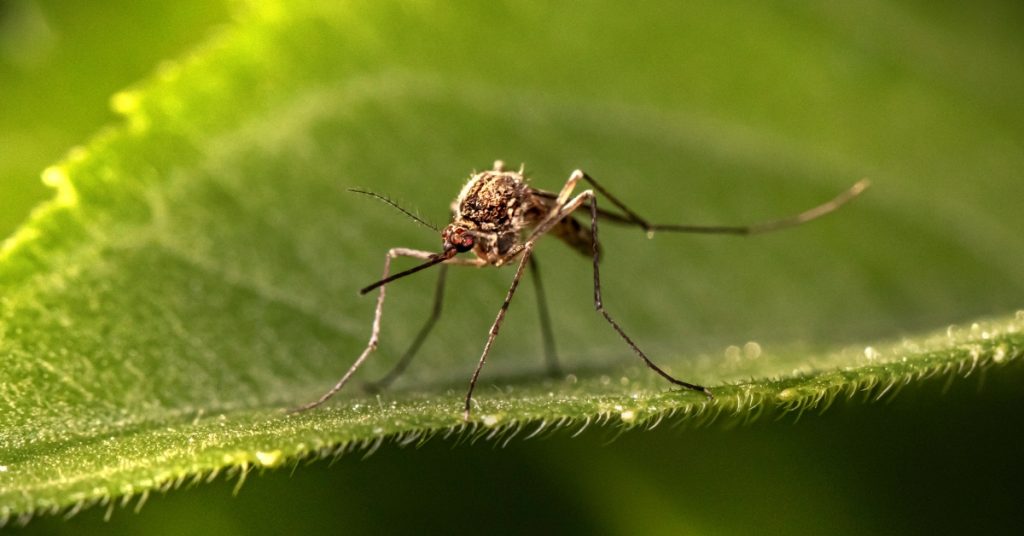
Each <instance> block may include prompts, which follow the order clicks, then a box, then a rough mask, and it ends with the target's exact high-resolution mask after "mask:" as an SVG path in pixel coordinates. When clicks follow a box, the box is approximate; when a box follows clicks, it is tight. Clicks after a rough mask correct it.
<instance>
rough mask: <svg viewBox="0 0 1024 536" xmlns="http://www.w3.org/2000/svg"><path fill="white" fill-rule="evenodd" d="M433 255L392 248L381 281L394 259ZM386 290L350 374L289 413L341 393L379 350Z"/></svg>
mask: <svg viewBox="0 0 1024 536" xmlns="http://www.w3.org/2000/svg"><path fill="white" fill-rule="evenodd" d="M433 255H434V254H433V253H431V252H429V251H420V250H415V249H406V248H392V249H390V250H388V253H387V255H386V256H385V257H384V275H383V276H382V277H381V279H387V277H388V274H389V273H390V271H391V259H394V258H395V257H414V258H417V259H430V258H432V257H433ZM385 288H386V285H381V286H380V293H379V294H378V295H377V307H376V309H375V310H374V313H373V327H372V328H371V329H370V340H369V342H367V344H366V348H365V349H363V353H361V354H359V357H358V358H356V360H355V362H354V363H352V366H351V367H349V369H348V372H346V373H345V375H344V376H342V377H341V379H340V380H338V383H336V384H334V387H331V389H330V390H329V391H327V392H326V393H324V394H323V396H321V397H320V398H318V399H316V400H314V401H312V402H310V403H308V404H305V405H302V406H299V407H297V408H293V409H291V410H290V411H289V412H290V413H297V412H300V411H306V410H310V409H313V408H315V407H317V406H320V405H321V404H323V403H324V402H327V401H328V400H330V398H331V397H332V396H334V395H335V394H336V393H337V392H338V391H340V390H341V388H342V387H345V384H346V383H348V380H349V379H350V378H351V377H352V375H353V374H355V373H356V371H357V370H359V367H360V366H362V364H363V362H364V361H366V358H367V357H369V356H370V354H371V353H373V351H374V350H376V349H377V341H378V339H379V336H380V319H381V316H382V315H383V312H384V296H385Z"/></svg>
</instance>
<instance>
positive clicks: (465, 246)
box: [452, 233, 473, 253]
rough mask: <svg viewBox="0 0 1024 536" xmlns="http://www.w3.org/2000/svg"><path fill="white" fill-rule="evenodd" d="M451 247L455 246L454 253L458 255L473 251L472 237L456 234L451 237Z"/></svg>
mask: <svg viewBox="0 0 1024 536" xmlns="http://www.w3.org/2000/svg"><path fill="white" fill-rule="evenodd" d="M452 245H454V246H455V251H458V252H459V253H465V252H467V251H469V250H471V249H473V235H471V234H466V233H458V234H456V235H455V236H454V237H452Z"/></svg>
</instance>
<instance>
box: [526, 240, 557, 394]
mask: <svg viewBox="0 0 1024 536" xmlns="http://www.w3.org/2000/svg"><path fill="white" fill-rule="evenodd" d="M530 270H532V271H533V288H534V290H535V291H536V292H537V316H539V317H540V334H541V337H542V338H543V340H544V358H545V360H546V361H547V364H548V375H549V376H552V377H558V376H561V375H562V368H561V367H559V366H558V354H557V353H556V352H555V335H554V332H553V331H552V330H551V316H550V315H549V314H548V301H547V299H546V298H545V297H544V284H543V283H541V280H540V266H539V265H538V264H537V257H535V256H531V257H530Z"/></svg>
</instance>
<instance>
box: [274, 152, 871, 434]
mask: <svg viewBox="0 0 1024 536" xmlns="http://www.w3.org/2000/svg"><path fill="white" fill-rule="evenodd" d="M581 180H582V181H585V182H586V183H587V184H588V185H589V186H590V189H587V190H584V191H582V192H580V193H578V194H576V195H573V191H574V190H575V189H576V186H577V184H578V183H579V182H580V181H581ZM869 185H870V183H869V182H868V180H866V179H863V180H860V181H858V182H856V183H854V184H853V186H851V187H849V188H847V189H846V190H844V191H843V192H841V193H840V194H839V195H837V196H836V197H834V198H832V199H831V200H829V201H827V202H825V203H823V204H821V205H818V206H816V207H813V208H811V209H808V210H805V211H804V212H801V213H799V214H796V215H792V216H788V217H784V218H779V219H775V220H771V221H765V222H762V223H756V224H753V225H737V226H728V225H677V224H655V223H650V222H649V221H647V220H646V219H644V218H642V217H640V215H638V214H637V213H635V212H633V211H632V210H630V209H629V208H628V207H627V206H626V205H625V204H623V203H622V201H620V200H619V199H618V198H617V197H615V196H614V195H612V194H611V193H610V192H608V190H606V189H605V188H604V187H603V186H601V184H600V183H598V182H597V181H596V180H594V178H593V177H591V176H590V175H588V174H586V173H584V172H583V171H581V170H576V171H573V172H572V174H571V175H569V179H568V180H567V181H566V182H565V185H564V186H562V189H561V190H560V191H559V192H558V193H554V192H548V191H545V190H540V189H537V188H534V187H532V186H530V185H529V184H528V183H527V179H526V177H525V176H524V168H523V167H520V169H519V171H510V170H507V169H505V165H504V163H503V162H502V161H500V160H499V161H496V162H495V163H494V168H493V169H491V170H489V171H484V172H481V173H475V172H474V173H473V175H472V176H471V177H470V179H469V182H467V183H466V185H465V186H463V188H462V191H461V192H459V196H458V197H457V198H456V199H455V200H454V201H453V202H452V205H451V210H452V220H451V223H449V224H448V225H447V226H446V227H445V228H444V229H442V230H440V231H439V232H440V233H441V240H442V247H441V252H439V253H437V252H431V251H423V250H418V249H408V248H392V249H390V250H388V252H387V255H386V256H385V257H384V273H383V275H382V276H381V279H380V280H378V281H377V282H375V283H373V284H371V285H368V286H366V287H364V288H362V289H361V290H360V291H359V294H367V293H369V292H372V291H373V290H375V289H378V288H379V289H380V292H379V294H378V295H377V306H376V309H375V310H374V315H373V325H372V328H371V331H370V340H369V342H368V343H367V345H366V348H365V349H364V350H363V352H362V353H361V354H360V355H359V357H358V358H357V359H356V360H355V362H353V363H352V365H351V366H350V367H349V369H348V371H347V372H345V374H344V375H343V376H342V377H341V379H340V380H338V382H337V383H336V384H335V385H334V386H333V387H331V389H330V390H328V391H327V392H326V393H324V394H323V395H322V396H321V397H320V398H318V399H317V400H314V401H313V402H310V403H308V404H306V405H303V406H300V407H298V408H295V409H294V410H293V411H296V412H298V411H305V410H309V409H313V408H315V407H317V406H320V405H322V404H323V403H325V402H327V401H328V400H329V399H330V398H331V397H333V396H334V395H335V394H336V393H337V392H338V391H340V390H341V389H342V388H343V387H345V385H346V384H347V383H348V382H349V380H350V379H351V378H352V376H353V375H354V374H355V373H356V371H357V370H359V367H361V366H362V365H363V363H364V362H365V361H366V359H367V358H368V357H369V356H370V354H371V353H373V351H374V350H376V349H377V344H378V341H379V335H380V325H381V317H382V314H383V310H384V297H385V289H386V287H387V285H388V284H389V283H391V282H393V281H395V280H396V279H401V278H403V277H406V276H409V275H412V274H414V273H417V272H419V271H421V270H425V269H427V268H430V267H432V266H435V265H440V266H441V267H440V273H439V275H438V281H437V287H436V290H435V294H434V306H433V309H432V312H431V315H430V317H429V318H428V319H427V322H426V323H425V324H424V326H423V327H422V328H421V330H420V332H419V333H418V335H417V337H416V338H415V339H414V341H413V342H412V344H411V345H410V346H409V348H408V350H407V351H406V352H405V353H404V354H403V356H402V358H401V359H400V360H399V362H398V363H397V364H396V365H395V367H394V368H393V369H392V370H391V372H389V373H388V374H387V375H386V376H385V377H384V378H383V379H382V380H380V381H378V382H377V383H376V384H372V385H373V386H376V387H384V386H386V385H388V384H389V383H390V382H391V381H393V380H394V379H395V377H397V376H398V375H399V374H400V373H401V372H402V371H403V370H404V369H405V368H406V367H407V366H408V364H409V362H410V361H411V360H412V358H413V356H414V355H415V354H416V352H417V351H418V350H419V347H420V346H421V345H422V343H423V341H424V340H425V339H426V337H427V335H428V334H429V333H430V331H431V330H432V329H433V327H434V325H435V324H436V322H437V320H438V318H439V317H440V314H441V306H442V302H443V298H444V285H445V276H446V271H447V266H448V265H460V266H476V267H484V266H495V267H498V266H503V265H505V264H509V263H512V262H513V261H518V264H517V265H516V271H515V275H514V276H513V278H512V284H511V285H510V286H509V288H508V292H507V293H506V294H505V301H504V302H502V304H501V308H500V309H498V314H497V317H496V318H495V319H494V322H493V323H492V324H491V329H490V330H489V331H488V333H487V341H486V342H485V343H484V348H483V352H482V353H481V354H480V359H479V361H478V362H477V364H476V368H475V369H474V370H473V375H472V376H471V377H470V380H469V389H468V390H467V392H466V397H465V402H464V406H463V413H462V418H463V420H464V421H469V419H470V412H471V410H472V403H473V390H474V389H475V388H476V384H477V380H478V379H479V377H480V371H481V370H482V369H483V367H484V363H486V362H487V356H488V355H489V354H490V351H491V346H492V345H493V344H494V340H495V338H497V336H498V332H499V330H500V329H501V325H502V322H503V321H504V319H505V313H506V312H507V311H508V308H509V305H510V304H511V303H512V297H513V296H515V293H516V289H517V288H519V282H520V281H521V280H522V278H523V274H524V273H526V269H527V267H530V269H531V270H532V271H533V280H534V287H535V290H536V293H537V299H538V312H539V316H540V320H541V331H542V336H543V341H544V351H545V356H546V358H547V362H548V367H549V370H550V371H552V372H556V371H557V370H558V365H557V360H556V357H555V345H554V336H553V333H552V330H551V326H550V318H549V316H548V310H547V304H546V302H545V300H544V292H543V286H542V284H541V281H540V268H539V265H538V263H537V261H536V256H535V255H534V252H533V249H534V244H536V242H537V240H539V239H540V238H541V237H542V236H544V235H546V234H551V235H554V236H555V237H557V238H559V239H561V240H562V241H563V242H565V243H566V244H567V245H569V246H570V247H572V248H573V249H575V250H576V251H577V252H579V253H581V254H583V255H584V256H589V257H591V259H592V260H593V265H594V308H595V309H596V310H597V312H598V313H600V314H601V315H602V316H603V317H604V319H605V320H606V321H607V322H608V324H609V325H611V327H612V329H613V330H615V332H616V333H618V335H619V337H621V338H622V340H623V341H625V342H626V344H627V345H628V346H629V348H630V349H631V350H632V351H633V353H634V354H636V355H637V356H638V357H639V358H640V359H641V360H642V361H643V362H644V364H645V365H647V367H648V368H650V369H651V370H653V371H654V372H655V373H657V374H658V375H659V376H661V377H662V378H664V379H666V380H668V381H669V382H670V383H672V384H673V385H676V386H679V387H682V388H683V389H686V390H690V391H695V392H698V393H702V394H703V395H705V396H706V397H707V398H708V399H712V398H713V395H712V394H711V390H710V389H708V388H707V387H704V386H701V385H697V384H694V383H689V382H686V381H683V380H680V379H678V378H676V377H674V376H672V375H671V374H669V373H668V372H665V370H663V369H662V368H661V367H659V366H658V365H656V364H655V363H654V361H652V360H651V359H650V358H649V357H648V356H647V354H646V353H644V352H643V350H641V349H640V347H639V346H637V344H636V343H635V342H634V341H633V339H632V338H630V337H629V335H626V332H625V331H623V329H622V327H621V326H619V324H618V322H616V321H615V320H614V319H613V318H612V316H611V314H609V313H608V311H607V310H606V309H605V305H604V301H603V300H602V299H601V277H600V270H599V264H600V259H601V245H600V242H599V241H598V236H597V230H598V221H599V220H603V221H607V222H609V223H615V224H621V225H632V226H636V227H639V228H640V229H642V230H643V231H645V232H646V233H647V235H648V236H649V237H650V236H653V234H654V233H655V232H656V231H669V232H679V233H704V234H726V235H754V234H761V233H768V232H773V231H778V230H781V229H786V228H789V227H795V226H797V225H801V224H804V223H807V222H809V221H811V220H815V219H818V218H820V217H822V216H824V215H826V214H828V213H830V212H833V211H835V210H836V209H838V208H839V207H841V206H843V205H844V204H846V203H847V202H849V201H850V200H852V199H853V198H855V197H857V196H858V195H860V193H861V192H863V191H864V190H865V189H866V188H867V187H868V186H869ZM354 191H356V192H358V193H362V194H367V195H370V196H373V197H376V198H378V199H380V200H382V201H384V202H386V203H388V204H390V205H392V206H393V207H395V208H397V209H398V210H400V211H402V212H404V213H405V214H406V215H407V216H409V217H411V218H412V219H414V220H416V221H418V222H419V223H421V224H424V225H426V226H428V227H431V228H433V229H434V230H435V231H438V229H437V228H436V227H433V226H431V225H430V224H428V223H426V222H425V221H423V220H422V219H420V218H418V217H417V216H416V215H414V214H412V213H411V212H409V211H407V210H405V209H403V208H401V207H400V206H398V204H396V203H394V202H393V201H391V200H389V199H387V198H385V197H383V196H380V195H378V194H374V193H372V192H366V191H362V190H354ZM595 192H596V193H599V194H601V195H602V196H603V197H604V198H605V199H607V200H608V201H609V202H611V204H612V205H614V206H615V207H616V208H617V209H618V210H619V211H618V212H616V211H611V210H608V209H604V208H599V207H598V203H597V195H596V193H595ZM577 210H585V211H587V212H589V215H590V225H589V226H585V225H583V224H581V223H580V222H579V221H578V220H576V219H575V217H574V213H576V211H577ZM469 252H472V253H473V257H460V256H458V255H459V254H460V253H469ZM398 257H412V258H414V259H420V260H422V261H425V262H423V263H421V264H419V265H417V266H414V267H412V268H409V269H407V270H405V271H402V272H398V273H395V274H391V261H392V260H393V259H395V258H398Z"/></svg>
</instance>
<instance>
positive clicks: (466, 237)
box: [441, 223, 476, 253]
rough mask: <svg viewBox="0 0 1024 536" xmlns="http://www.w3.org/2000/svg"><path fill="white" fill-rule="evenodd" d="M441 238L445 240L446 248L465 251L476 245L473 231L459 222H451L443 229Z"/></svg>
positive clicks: (460, 251)
mask: <svg viewBox="0 0 1024 536" xmlns="http://www.w3.org/2000/svg"><path fill="white" fill-rule="evenodd" d="M441 239H442V240H444V250H445V251H449V250H453V249H454V250H455V251H457V252H459V253H465V252H467V251H469V250H471V249H473V246H474V245H476V237H475V236H474V234H473V231H470V230H469V229H467V228H466V227H464V226H462V225H459V224H457V223H450V224H448V226H447V227H445V228H444V230H443V231H441Z"/></svg>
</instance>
